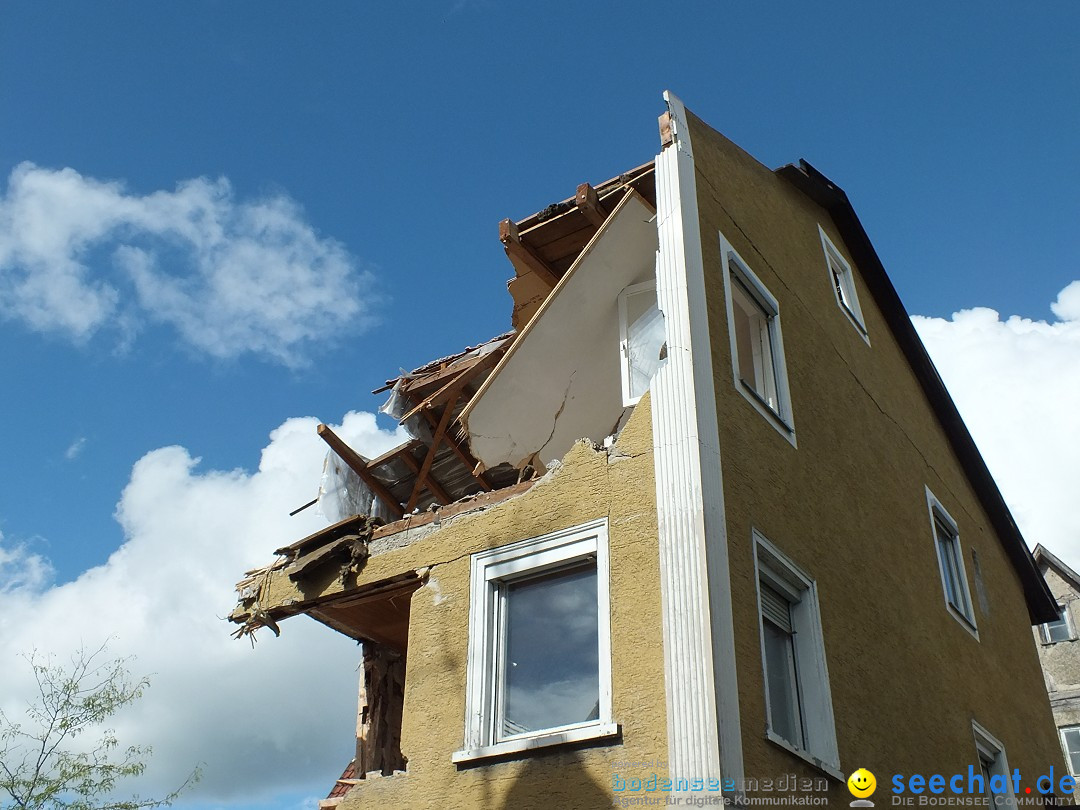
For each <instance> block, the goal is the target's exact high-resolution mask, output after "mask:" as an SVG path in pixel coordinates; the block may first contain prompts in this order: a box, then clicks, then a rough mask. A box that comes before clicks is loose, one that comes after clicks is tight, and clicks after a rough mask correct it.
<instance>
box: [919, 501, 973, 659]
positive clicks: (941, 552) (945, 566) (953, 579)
mask: <svg viewBox="0 0 1080 810" xmlns="http://www.w3.org/2000/svg"><path fill="white" fill-rule="evenodd" d="M926 503H927V507H928V508H929V510H930V525H931V530H932V531H933V535H934V546H935V550H936V552H937V561H938V570H939V572H940V574H941V587H942V590H943V591H944V594H945V605H946V606H947V607H948V609H949V612H950V613H951V614H952V615H953V616H954V617H955V618H956V619H957V620H958V621H959V622H960V623H961V624H963V625H964V627H966V628H967V629H968V631H969V632H970V633H971V634H972V635H973V636H975V638H978V637H979V634H978V630H977V629H976V627H975V610H974V608H973V607H972V602H971V590H970V589H969V588H968V581H967V574H966V572H965V571H964V557H963V551H962V547H961V545H960V532H959V530H958V529H957V527H956V521H955V520H953V519H952V517H950V515H949V513H948V512H946V511H945V507H944V506H942V505H941V502H940V501H939V500H938V499H937V498H935V497H934V494H933V493H932V492H931V491H930V489H929V488H927V490H926Z"/></svg>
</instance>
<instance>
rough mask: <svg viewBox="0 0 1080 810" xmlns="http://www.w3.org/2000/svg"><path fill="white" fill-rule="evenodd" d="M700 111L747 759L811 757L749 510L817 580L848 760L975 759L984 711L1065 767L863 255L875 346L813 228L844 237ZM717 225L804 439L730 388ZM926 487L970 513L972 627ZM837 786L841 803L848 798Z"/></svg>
mask: <svg viewBox="0 0 1080 810" xmlns="http://www.w3.org/2000/svg"><path fill="white" fill-rule="evenodd" d="M690 123H691V133H690V134H691V139H692V144H693V151H694V160H695V164H696V173H697V189H698V204H699V210H700V217H701V240H702V246H703V254H704V256H703V258H704V265H705V274H706V280H707V285H708V299H709V300H708V308H709V321H710V330H711V334H712V340H713V363H714V379H715V385H716V392H717V409H718V419H719V424H720V450H721V457H722V460H723V476H724V487H725V491H724V497H725V506H726V514H727V529H728V537H729V546H730V563H731V572H732V595H733V602H734V605H735V615H734V618H735V632H736V646H737V648H736V656H737V662H738V671H739V693H740V707H741V712H742V725H743V745H744V752H745V763H746V765H745V767H746V772H747V775H748V776H763V777H764V776H770V775H776V774H782V773H787V772H796V773H800V774H805V775H816V774H817V773H818V772H817V771H816V770H814V769H813V768H812V767H811V766H809V765H806V764H805V763H804V762H803V761H802V760H800V759H799V758H798V757H796V756H794V755H792V754H790V753H789V752H787V751H784V750H782V749H781V748H779V747H778V746H776V745H774V744H772V743H770V742H768V741H767V740H766V739H765V736H764V729H765V725H766V718H765V701H764V695H763V681H762V665H761V652H760V646H759V635H758V618H757V615H756V603H755V583H754V565H753V552H752V545H751V528H752V527H756V528H757V529H759V530H760V531H761V532H762V533H763V534H765V535H766V536H767V537H768V538H769V539H770V540H771V541H772V542H773V543H775V544H776V545H777V546H779V547H780V548H781V549H782V550H783V551H784V552H785V553H786V554H787V555H788V556H789V557H790V558H792V559H793V560H794V561H795V562H796V563H797V564H798V565H799V566H801V567H802V568H803V569H804V570H805V571H806V572H807V573H809V574H810V575H811V576H812V577H814V578H816V580H817V582H818V585H819V589H820V600H821V616H822V624H823V629H824V634H825V645H826V657H827V661H828V669H829V674H830V682H831V688H832V701H833V708H834V712H835V716H836V727H837V738H838V743H839V751H840V761H841V766H842V767H843V768H844V770H845V771H846V772H848V773H850V772H851V771H853V770H855V769H856V768H857V767H867V768H869V769H871V770H872V771H874V772H876V773H878V774H879V779H881V774H886V775H888V774H891V773H908V774H910V773H912V772H922V773H924V774H926V773H954V772H957V771H958V770H960V769H963V770H964V771H965V772H966V768H967V765H968V764H970V763H972V762H976V760H975V747H974V743H973V738H972V731H971V720H972V719H973V718H974V719H977V720H978V721H979V722H980V723H981V724H982V725H983V726H985V727H986V728H987V729H988V730H989V731H990V732H991V733H992V734H994V735H995V736H996V737H997V738H998V739H1000V740H1001V741H1002V742H1003V743H1004V744H1005V746H1006V749H1007V754H1008V759H1009V764H1010V766H1011V767H1018V768H1020V770H1021V773H1022V774H1032V775H1037V774H1039V773H1041V772H1043V771H1044V770H1046V769H1048V768H1049V766H1050V765H1051V764H1053V765H1055V771H1056V772H1057V773H1061V763H1062V760H1061V753H1060V750H1059V749H1058V747H1057V741H1056V738H1055V734H1054V727H1053V722H1052V720H1051V717H1050V710H1049V706H1048V703H1047V700H1046V696H1045V692H1044V690H1043V686H1042V675H1041V673H1040V669H1039V661H1038V656H1037V655H1036V652H1035V649H1034V647H1033V645H1032V644H1031V630H1030V627H1029V625H1028V620H1027V615H1028V614H1027V609H1026V606H1025V602H1024V599H1023V595H1022V591H1021V587H1020V582H1019V579H1018V578H1017V576H1016V574H1015V573H1014V570H1013V568H1012V567H1011V565H1010V563H1009V561H1008V559H1007V558H1006V556H1005V553H1004V551H1003V550H1002V548H1001V546H1000V544H999V541H998V539H997V538H996V536H995V535H994V533H993V531H992V530H991V528H990V525H989V523H988V521H987V518H986V516H985V514H984V513H983V511H982V509H981V507H980V505H979V502H978V501H977V499H976V497H975V494H974V492H973V490H972V488H971V487H970V485H969V484H968V482H967V479H966V478H965V476H964V474H963V473H962V471H961V469H960V467H959V464H958V462H957V460H956V458H955V456H954V455H953V453H952V451H951V449H950V447H949V445H948V443H947V440H946V438H945V436H944V433H943V432H942V430H941V428H940V426H939V425H938V423H937V421H936V420H935V418H934V416H933V414H932V412H931V410H930V407H929V405H928V403H927V402H926V400H925V399H924V397H923V394H922V392H921V390H920V388H919V385H918V383H917V381H916V380H915V378H914V376H913V374H912V372H911V371H910V369H909V367H908V365H907V363H906V361H905V359H904V357H903V355H902V353H901V351H900V349H899V348H898V346H897V344H896V343H895V341H894V340H893V339H892V337H891V335H890V333H889V331H888V329H887V327H886V325H885V322H884V320H883V318H882V315H881V313H880V312H879V311H878V310H877V309H876V306H875V303H874V301H873V299H872V298H871V296H870V293H869V291H868V290H867V289H866V287H865V285H864V284H863V283H862V280H861V278H860V277H859V276H858V268H855V273H856V285H857V287H858V292H859V300H860V303H861V305H862V310H863V313H864V317H865V322H866V326H867V330H868V332H869V336H870V344H871V345H869V346H868V345H867V344H866V342H864V341H863V339H862V337H861V336H860V335H859V334H858V333H857V332H856V330H855V328H854V327H853V326H852V324H851V322H850V321H849V320H848V319H847V317H846V316H845V315H844V313H843V312H842V310H841V309H840V308H839V306H838V305H837V302H836V299H835V296H834V293H833V290H832V288H831V286H830V279H829V276H828V273H827V270H826V264H825V257H824V254H823V251H822V246H821V240H820V237H819V233H818V225H819V224H820V225H821V226H822V227H823V228H824V229H825V231H826V233H827V234H828V235H829V237H830V239H831V240H832V241H833V243H834V244H835V245H836V246H837V247H838V248H839V249H840V251H841V252H842V253H844V254H845V256H847V254H848V252H847V250H846V248H845V247H844V244H843V242H842V241H841V239H840V237H839V234H838V233H837V232H836V230H835V228H834V227H833V225H832V223H831V221H830V219H829V217H828V214H827V213H826V212H824V211H823V210H822V209H820V208H818V207H817V206H816V205H815V204H814V203H812V202H811V201H810V200H809V199H808V198H806V197H805V196H804V195H802V194H801V193H800V192H799V191H797V190H796V189H795V188H794V187H793V186H791V185H790V184H788V183H787V182H786V181H784V180H783V179H781V178H779V177H777V176H776V175H775V174H773V172H772V171H770V170H769V169H768V168H766V167H764V166H762V165H761V164H760V163H758V162H757V161H755V160H754V159H753V158H751V157H750V156H749V155H747V154H746V153H745V152H743V151H742V150H740V149H739V148H738V147H736V146H735V145H734V144H732V143H730V142H729V141H727V140H726V139H725V138H723V136H721V135H719V134H718V133H716V132H715V131H713V130H711V129H709V128H708V127H707V126H706V125H704V124H703V123H702V122H701V121H700V120H699V119H697V118H695V117H693V116H690ZM718 231H719V232H723V234H724V236H725V237H726V238H727V239H728V240H729V241H730V242H731V243H732V245H733V246H734V248H735V249H736V250H737V251H738V253H739V254H740V256H741V257H742V258H743V259H744V260H745V261H746V262H747V264H749V266H750V267H751V269H752V270H753V271H754V273H755V274H757V276H758V277H759V278H760V279H761V280H762V282H763V283H764V284H765V285H766V287H767V288H768V289H769V290H770V292H771V293H772V294H773V295H774V296H775V297H776V299H777V300H778V302H779V305H780V315H781V324H782V330H783V340H784V347H785V351H786V355H787V371H788V375H789V380H790V385H791V400H792V407H793V413H794V421H795V425H796V433H797V441H798V449H795V448H794V447H792V445H791V444H789V443H788V441H786V440H785V439H784V438H783V437H782V436H781V435H780V434H779V433H778V432H777V431H776V430H775V429H774V428H773V427H772V426H771V425H770V424H769V423H768V422H767V421H766V419H765V418H764V417H763V416H762V415H761V414H759V413H758V412H757V411H756V410H755V409H754V408H753V407H752V406H751V405H750V403H748V402H747V401H746V399H745V398H744V397H743V396H742V395H741V394H740V393H739V392H738V391H737V390H736V388H735V383H734V380H733V372H732V365H731V357H730V349H729V338H728V326H727V314H726V310H725V303H724V292H723V281H722V275H721V255H720V247H719V243H718V236H717V234H718ZM928 283H932V280H931V279H928ZM924 486H929V487H930V489H931V490H932V491H933V492H934V494H935V495H936V496H937V497H938V498H939V499H940V501H941V502H942V503H943V504H944V506H945V507H946V509H948V511H949V512H950V514H951V515H952V516H953V518H955V519H956V521H957V522H958V524H959V531H960V538H961V542H962V545H963V550H964V563H965V566H966V569H967V576H968V581H969V586H970V589H971V593H972V599H973V601H974V602H975V608H974V609H975V616H976V621H977V624H978V629H979V635H980V640H979V641H976V640H975V639H974V638H973V637H972V636H971V634H970V633H969V632H968V631H967V630H966V629H965V628H964V627H963V626H961V625H960V623H958V621H957V620H956V619H954V618H953V617H952V616H951V615H950V614H949V613H948V612H947V611H946V608H945V604H944V597H943V594H942V587H941V581H940V576H939V572H938V563H937V559H936V550H935V546H934V543H933V540H932V536H931V529H930V522H929V515H928V511H927V504H926V498H925V491H924ZM972 550H975V551H976V552H977V554H978V556H979V560H980V563H981V570H982V574H983V580H984V586H985V589H984V590H985V594H986V597H987V603H988V606H989V611H988V612H987V611H985V610H984V609H983V608H982V607H981V606H980V604H979V601H980V600H979V597H978V595H977V592H976V583H975V581H974V576H973V565H972ZM882 788H883V789H887V786H886V785H882ZM836 789H837V794H836V800H839V799H840V798H842V797H846V798H845V801H846V800H847V799H850V797H849V796H846V790H844V788H843V787H842V786H840V785H837V788H836ZM875 798H877V797H875Z"/></svg>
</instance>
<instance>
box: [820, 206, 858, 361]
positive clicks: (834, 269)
mask: <svg viewBox="0 0 1080 810" xmlns="http://www.w3.org/2000/svg"><path fill="white" fill-rule="evenodd" d="M818 233H819V234H820V235H821V249H822V250H824V251H825V270H826V272H828V274H829V286H830V287H832V291H833V295H834V296H835V297H836V304H837V306H839V307H840V310H841V311H842V312H843V313H844V314H845V315H846V316H847V319H848V320H849V321H851V325H852V326H854V327H855V331H856V332H858V333H859V336H860V337H861V338H862V339H863V340H865V341H866V344H867V345H868V346H869V345H870V335H869V334H868V333H867V331H866V320H865V318H863V311H862V306H861V305H860V304H859V291H858V290H857V289H856V287H855V273H854V272H852V270H851V264H850V263H849V262H848V260H847V259H845V258H844V257H843V255H842V254H841V253H840V251H839V250H838V249H837V247H836V245H834V244H833V242H832V240H831V239H830V238H829V237H828V235H827V234H826V233H825V229H824V228H822V227H821V226H820V225H818ZM837 287H839V288H840V289H837Z"/></svg>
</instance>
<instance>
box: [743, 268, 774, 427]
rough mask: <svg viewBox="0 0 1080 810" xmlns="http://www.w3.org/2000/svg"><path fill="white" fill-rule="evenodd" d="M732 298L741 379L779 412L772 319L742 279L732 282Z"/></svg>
mask: <svg viewBox="0 0 1080 810" xmlns="http://www.w3.org/2000/svg"><path fill="white" fill-rule="evenodd" d="M731 297H732V304H733V315H734V329H735V345H736V347H737V348H738V353H737V360H738V368H739V379H740V380H741V381H742V382H743V384H745V385H746V386H747V387H748V388H749V389H750V390H751V391H753V392H754V393H755V394H757V395H758V396H759V397H761V399H762V400H763V401H764V402H765V404H766V405H768V406H769V407H770V408H772V409H773V410H774V411H776V412H779V403H778V402H777V399H776V388H777V386H776V364H775V360H774V359H773V351H772V338H771V335H770V322H771V320H772V319H771V317H770V316H769V314H768V313H767V312H766V311H765V310H764V309H763V308H762V306H761V304H759V303H758V302H757V300H756V299H755V298H754V297H753V296H752V295H751V294H750V291H749V290H748V289H746V285H745V284H743V283H742V282H741V281H740V280H739V279H738V278H733V279H732V283H731Z"/></svg>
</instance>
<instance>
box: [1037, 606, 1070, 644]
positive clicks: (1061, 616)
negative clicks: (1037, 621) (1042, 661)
mask: <svg viewBox="0 0 1080 810" xmlns="http://www.w3.org/2000/svg"><path fill="white" fill-rule="evenodd" d="M1043 631H1044V632H1045V633H1046V640H1047V641H1049V642H1051V643H1053V642H1058V641H1068V640H1069V638H1070V636H1069V622H1068V620H1067V619H1066V617H1065V608H1059V609H1058V620H1057V621H1056V622H1049V623H1047V624H1044V625H1043Z"/></svg>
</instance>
